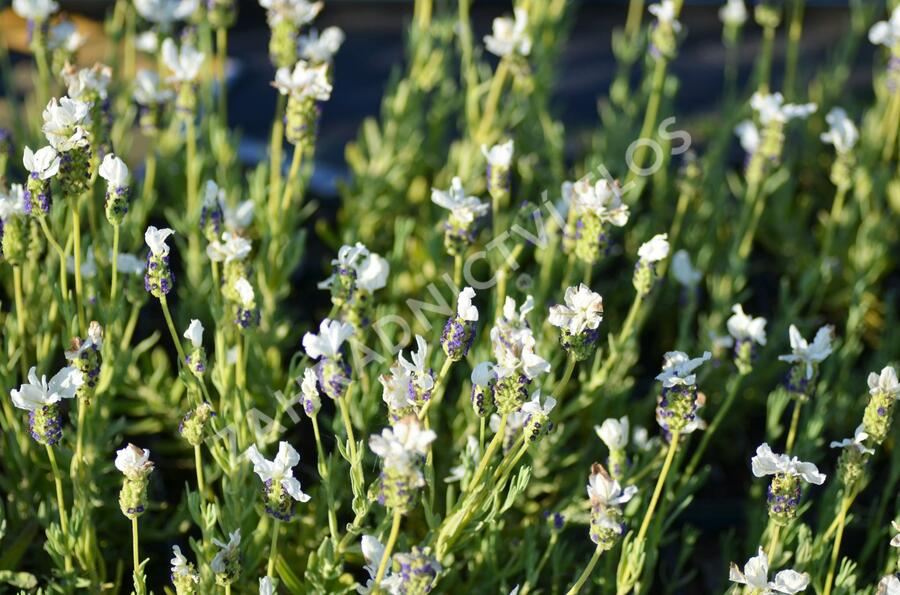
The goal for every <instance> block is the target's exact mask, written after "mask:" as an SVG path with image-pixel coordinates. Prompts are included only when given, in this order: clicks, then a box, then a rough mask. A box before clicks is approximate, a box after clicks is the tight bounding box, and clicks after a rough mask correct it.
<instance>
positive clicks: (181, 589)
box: [170, 545, 200, 595]
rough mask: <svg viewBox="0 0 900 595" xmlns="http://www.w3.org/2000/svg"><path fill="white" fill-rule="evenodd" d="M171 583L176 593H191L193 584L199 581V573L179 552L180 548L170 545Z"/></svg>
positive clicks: (179, 594)
mask: <svg viewBox="0 0 900 595" xmlns="http://www.w3.org/2000/svg"><path fill="white" fill-rule="evenodd" d="M170 563H171V564H172V583H173V584H174V585H175V592H176V593H177V594H178V595H182V594H187V593H193V592H194V585H195V584H197V583H199V582H200V575H199V574H198V573H197V570H196V569H195V568H194V565H193V564H192V563H191V562H188V559H187V558H185V557H184V554H182V553H181V548H180V547H178V546H177V545H173V546H172V560H171V561H170Z"/></svg>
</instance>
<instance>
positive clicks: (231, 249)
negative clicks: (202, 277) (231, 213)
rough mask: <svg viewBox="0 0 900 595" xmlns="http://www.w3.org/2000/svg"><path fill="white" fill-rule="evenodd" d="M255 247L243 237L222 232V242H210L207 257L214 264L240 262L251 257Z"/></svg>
mask: <svg viewBox="0 0 900 595" xmlns="http://www.w3.org/2000/svg"><path fill="white" fill-rule="evenodd" d="M252 249H253V245H252V244H251V243H250V240H248V239H247V238H245V237H244V236H242V235H238V234H236V233H232V232H230V231H226V232H222V241H221V242H219V241H215V242H210V243H209V245H208V246H207V247H206V255H207V256H208V257H209V259H210V260H211V261H213V262H224V263H225V264H228V263H229V262H234V261H237V262H240V261H243V260H244V259H246V258H247V257H248V256H249V255H250V251H251V250H252Z"/></svg>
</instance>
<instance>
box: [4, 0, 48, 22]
mask: <svg viewBox="0 0 900 595" xmlns="http://www.w3.org/2000/svg"><path fill="white" fill-rule="evenodd" d="M12 9H13V11H14V12H15V13H16V14H17V15H19V16H20V17H22V18H23V19H25V20H28V21H32V22H35V23H42V22H44V21H46V20H47V18H49V17H50V15H52V14H53V13H55V12H56V11H57V10H59V4H57V3H56V2H54V0H13V3H12Z"/></svg>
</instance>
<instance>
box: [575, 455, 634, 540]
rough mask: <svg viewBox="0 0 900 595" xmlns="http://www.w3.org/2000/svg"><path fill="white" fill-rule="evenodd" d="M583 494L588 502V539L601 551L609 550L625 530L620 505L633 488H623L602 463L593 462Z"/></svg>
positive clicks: (627, 497)
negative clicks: (589, 516) (585, 492)
mask: <svg viewBox="0 0 900 595" xmlns="http://www.w3.org/2000/svg"><path fill="white" fill-rule="evenodd" d="M587 493H588V499H589V500H590V503H591V523H590V538H591V541H593V542H594V543H596V544H597V546H598V547H600V548H602V549H604V550H609V549H612V547H613V546H614V545H615V544H616V542H617V541H618V540H619V538H620V537H621V536H622V534H623V533H625V522H624V521H625V519H624V515H623V514H622V505H623V504H626V503H628V502H629V501H630V500H631V499H632V498H633V497H634V496H635V494H637V487H635V486H628V487H626V488H624V489H623V488H622V485H621V484H620V483H619V482H618V481H616V480H615V479H613V478H612V477H611V476H610V475H609V473H607V471H606V469H605V468H604V467H603V465H600V464H598V463H594V465H592V466H591V474H590V476H589V477H588V485H587Z"/></svg>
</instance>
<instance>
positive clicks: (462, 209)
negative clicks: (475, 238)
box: [431, 177, 490, 225]
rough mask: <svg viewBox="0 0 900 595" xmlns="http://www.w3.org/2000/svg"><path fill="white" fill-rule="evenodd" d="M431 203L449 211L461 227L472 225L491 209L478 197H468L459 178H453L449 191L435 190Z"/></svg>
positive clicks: (432, 192) (432, 193)
mask: <svg viewBox="0 0 900 595" xmlns="http://www.w3.org/2000/svg"><path fill="white" fill-rule="evenodd" d="M431 202H433V203H434V204H436V205H438V206H440V207H443V208H445V209H447V210H449V211H450V212H451V214H452V217H453V218H454V219H455V220H456V222H457V223H458V224H460V225H471V224H472V223H474V222H475V220H476V219H477V218H479V217H482V216H483V215H485V214H486V213H487V212H488V210H489V209H490V205H488V204H487V203H483V202H481V200H479V199H478V197H476V196H466V191H465V190H464V189H463V185H462V180H461V179H460V178H459V177H454V178H453V180H452V181H451V183H450V189H449V190H438V189H436V188H435V189H433V190H432V191H431Z"/></svg>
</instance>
